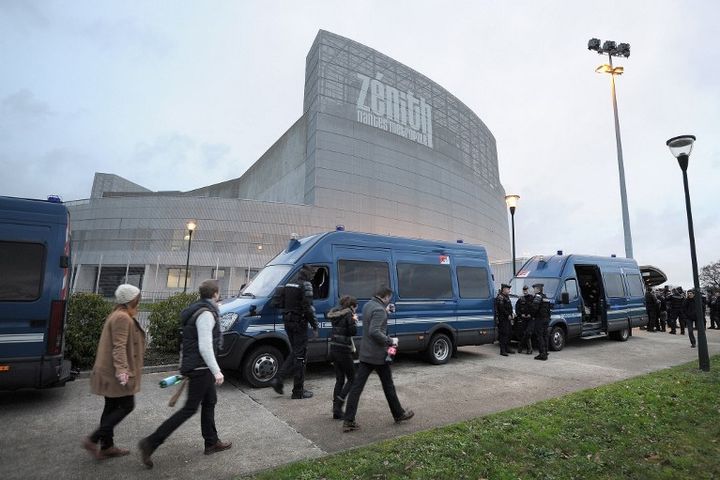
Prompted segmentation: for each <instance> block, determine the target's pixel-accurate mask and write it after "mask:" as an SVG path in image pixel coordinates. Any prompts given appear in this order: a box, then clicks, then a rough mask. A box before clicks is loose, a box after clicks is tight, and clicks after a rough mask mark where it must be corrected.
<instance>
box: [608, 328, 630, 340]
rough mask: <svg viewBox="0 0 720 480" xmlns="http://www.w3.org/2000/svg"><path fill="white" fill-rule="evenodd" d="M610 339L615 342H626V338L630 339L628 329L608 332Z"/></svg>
mask: <svg viewBox="0 0 720 480" xmlns="http://www.w3.org/2000/svg"><path fill="white" fill-rule="evenodd" d="M610 338H612V339H613V340H617V341H618V342H627V341H628V338H630V328H629V327H625V328H623V329H622V330H617V331H615V332H610Z"/></svg>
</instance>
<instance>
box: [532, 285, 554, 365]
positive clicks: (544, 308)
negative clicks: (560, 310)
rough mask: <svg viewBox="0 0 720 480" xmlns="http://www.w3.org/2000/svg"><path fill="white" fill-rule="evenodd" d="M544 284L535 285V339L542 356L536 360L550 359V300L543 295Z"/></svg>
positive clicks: (538, 356)
mask: <svg viewBox="0 0 720 480" xmlns="http://www.w3.org/2000/svg"><path fill="white" fill-rule="evenodd" d="M543 287H544V284H542V283H536V284H534V285H533V288H534V289H535V296H534V297H533V303H532V308H533V317H534V318H535V338H536V339H537V343H538V349H539V350H540V354H539V355H537V356H536V357H534V358H535V360H547V359H548V327H549V326H550V308H551V307H550V299H548V298H547V296H545V294H544V293H543Z"/></svg>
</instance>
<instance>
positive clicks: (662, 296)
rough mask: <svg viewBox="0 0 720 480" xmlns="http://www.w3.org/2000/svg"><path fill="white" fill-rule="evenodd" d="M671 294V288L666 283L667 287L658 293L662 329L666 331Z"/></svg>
mask: <svg viewBox="0 0 720 480" xmlns="http://www.w3.org/2000/svg"><path fill="white" fill-rule="evenodd" d="M669 296H670V288H669V287H668V286H667V285H665V288H663V290H662V291H661V292H660V293H658V301H659V302H660V330H661V331H663V332H664V331H665V330H666V325H667V319H668V305H667V302H668V297H669Z"/></svg>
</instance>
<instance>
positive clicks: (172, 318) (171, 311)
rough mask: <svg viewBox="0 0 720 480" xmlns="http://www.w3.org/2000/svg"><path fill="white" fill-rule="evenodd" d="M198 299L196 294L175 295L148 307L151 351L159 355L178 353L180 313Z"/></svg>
mask: <svg viewBox="0 0 720 480" xmlns="http://www.w3.org/2000/svg"><path fill="white" fill-rule="evenodd" d="M199 299H200V296H199V295H198V294H197V293H176V294H175V295H173V296H171V297H169V298H168V299H167V300H163V301H161V302H158V303H155V304H154V305H152V306H151V307H150V317H149V324H148V332H149V333H150V337H151V339H152V346H153V349H155V350H156V351H157V352H160V353H178V352H179V351H180V312H181V311H182V310H183V309H184V308H186V307H188V306H189V305H190V304H192V303H195V302H197V301H198V300H199Z"/></svg>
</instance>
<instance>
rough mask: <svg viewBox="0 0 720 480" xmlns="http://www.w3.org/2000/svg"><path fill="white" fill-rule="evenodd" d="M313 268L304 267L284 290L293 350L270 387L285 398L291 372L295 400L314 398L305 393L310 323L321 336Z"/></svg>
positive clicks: (288, 329)
mask: <svg viewBox="0 0 720 480" xmlns="http://www.w3.org/2000/svg"><path fill="white" fill-rule="evenodd" d="M312 273H313V272H312V268H310V267H309V266H307V265H304V266H303V267H302V268H301V269H300V272H299V274H298V278H297V281H291V282H288V283H286V284H285V287H284V289H283V293H282V295H283V305H284V308H283V323H284V325H285V332H286V333H287V336H288V340H290V348H291V351H290V353H289V354H288V356H287V358H286V359H285V362H284V363H283V365H282V367H281V368H280V370H279V371H278V373H277V375H276V376H275V378H273V379H272V380H271V381H270V386H271V387H272V388H273V390H275V392H277V393H279V394H281V395H282V393H283V380H284V379H285V377H287V376H289V375H290V374H291V373H292V375H293V390H292V397H291V398H293V399H303V398H310V397H312V396H313V393H312V392H311V391H310V390H305V388H304V386H305V362H306V355H307V343H308V324H310V326H311V327H312V329H313V334H314V336H316V337H317V335H318V322H317V320H316V319H315V309H314V308H313V306H312V301H313V287H312V283H310V279H311V278H312Z"/></svg>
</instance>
